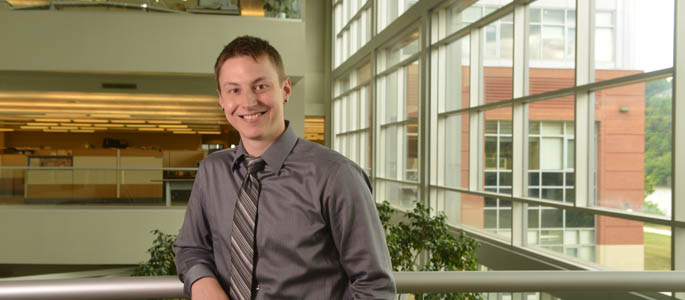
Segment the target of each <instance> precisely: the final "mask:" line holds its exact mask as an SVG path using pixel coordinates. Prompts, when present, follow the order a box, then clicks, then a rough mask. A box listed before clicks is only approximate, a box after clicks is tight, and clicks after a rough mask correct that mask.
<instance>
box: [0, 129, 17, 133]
mask: <svg viewBox="0 0 685 300" xmlns="http://www.w3.org/2000/svg"><path fill="white" fill-rule="evenodd" d="M10 131H14V129H12V128H0V132H10Z"/></svg>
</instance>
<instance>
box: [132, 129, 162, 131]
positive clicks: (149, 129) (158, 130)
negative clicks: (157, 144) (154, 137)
mask: <svg viewBox="0 0 685 300" xmlns="http://www.w3.org/2000/svg"><path fill="white" fill-rule="evenodd" d="M138 130H140V131H164V128H138Z"/></svg>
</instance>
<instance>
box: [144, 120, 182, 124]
mask: <svg viewBox="0 0 685 300" xmlns="http://www.w3.org/2000/svg"><path fill="white" fill-rule="evenodd" d="M147 122H148V123H150V124H182V122H181V121H174V120H149V121H147Z"/></svg>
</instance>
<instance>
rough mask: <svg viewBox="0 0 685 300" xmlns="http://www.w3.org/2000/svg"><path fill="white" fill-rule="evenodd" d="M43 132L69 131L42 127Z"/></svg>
mask: <svg viewBox="0 0 685 300" xmlns="http://www.w3.org/2000/svg"><path fill="white" fill-rule="evenodd" d="M43 131H44V132H69V131H67V130H64V129H43Z"/></svg>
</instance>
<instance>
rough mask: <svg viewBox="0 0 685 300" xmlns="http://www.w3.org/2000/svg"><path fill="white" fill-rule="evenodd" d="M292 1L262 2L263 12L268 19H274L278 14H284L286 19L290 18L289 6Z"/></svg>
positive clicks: (272, 0) (274, 0)
mask: <svg viewBox="0 0 685 300" xmlns="http://www.w3.org/2000/svg"><path fill="white" fill-rule="evenodd" d="M291 4H292V0H266V1H264V11H265V12H267V13H268V14H269V16H270V17H276V16H278V14H279V13H284V14H285V16H286V17H288V16H290V5H291Z"/></svg>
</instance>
